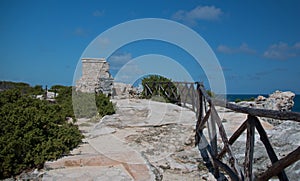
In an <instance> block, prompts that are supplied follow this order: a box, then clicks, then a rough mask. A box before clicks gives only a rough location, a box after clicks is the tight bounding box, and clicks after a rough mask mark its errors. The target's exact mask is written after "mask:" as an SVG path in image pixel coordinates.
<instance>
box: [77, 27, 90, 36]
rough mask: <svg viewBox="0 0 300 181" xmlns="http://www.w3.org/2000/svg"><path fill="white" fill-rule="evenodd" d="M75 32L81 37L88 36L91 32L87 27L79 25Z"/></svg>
mask: <svg viewBox="0 0 300 181" xmlns="http://www.w3.org/2000/svg"><path fill="white" fill-rule="evenodd" d="M73 34H74V35H76V36H80V37H86V36H88V34H89V33H88V31H87V30H86V29H84V28H81V27H78V28H76V29H75V30H74V32H73Z"/></svg>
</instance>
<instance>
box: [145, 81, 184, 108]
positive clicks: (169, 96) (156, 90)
mask: <svg viewBox="0 0 300 181" xmlns="http://www.w3.org/2000/svg"><path fill="white" fill-rule="evenodd" d="M142 85H143V88H144V89H143V92H142V97H143V98H146V99H150V98H152V96H161V97H163V98H164V100H165V101H166V102H170V103H178V102H180V96H179V94H178V93H177V88H176V86H175V85H174V84H173V83H172V80H171V79H168V78H165V77H163V76H159V75H150V76H148V77H145V78H144V79H143V80H142ZM151 92H152V94H151Z"/></svg>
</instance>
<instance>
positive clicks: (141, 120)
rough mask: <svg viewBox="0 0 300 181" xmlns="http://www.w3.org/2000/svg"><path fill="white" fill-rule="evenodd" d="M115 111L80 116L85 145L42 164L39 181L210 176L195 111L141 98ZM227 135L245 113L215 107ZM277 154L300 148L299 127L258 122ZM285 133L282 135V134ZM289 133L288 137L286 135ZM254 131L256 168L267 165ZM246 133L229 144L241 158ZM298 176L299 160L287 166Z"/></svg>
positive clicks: (125, 101) (118, 104)
mask: <svg viewBox="0 0 300 181" xmlns="http://www.w3.org/2000/svg"><path fill="white" fill-rule="evenodd" d="M113 102H114V103H115V104H116V107H117V111H116V112H117V113H116V114H114V115H111V116H105V117H104V118H102V119H91V120H88V119H80V120H78V122H77V124H78V125H79V128H80V130H81V131H82V132H83V133H84V135H85V139H84V143H83V144H81V145H80V146H79V147H78V148H77V149H75V150H73V151H72V153H71V155H69V156H65V157H63V158H61V159H59V160H57V161H54V162H46V164H45V167H44V170H43V171H41V172H40V173H41V174H42V175H43V180H101V181H103V180H214V178H213V176H212V175H211V174H210V173H209V172H208V171H207V169H206V168H205V166H204V163H203V161H202V158H201V157H200V154H199V152H198V150H197V148H195V147H194V127H195V121H196V118H195V113H193V112H192V111H190V110H188V109H186V108H182V107H179V106H176V105H172V104H166V103H160V102H153V101H149V100H140V99H118V100H113ZM218 112H219V113H220V116H221V118H222V120H223V124H224V127H225V129H226V132H227V133H228V136H230V135H231V134H232V133H233V132H234V131H235V130H236V129H237V128H238V127H239V126H240V125H241V124H242V122H243V121H244V120H246V115H245V114H240V113H234V112H232V111H230V110H227V109H223V108H218ZM262 124H263V126H264V128H265V129H266V130H267V133H268V135H269V137H270V138H271V142H272V144H273V145H274V146H275V150H276V153H279V157H282V156H284V155H285V154H287V152H290V151H291V149H295V147H297V146H299V145H300V143H299V140H297V138H299V136H300V135H299V131H300V125H299V124H298V123H294V122H290V121H288V122H285V123H282V124H280V125H279V126H275V127H274V126H273V125H271V124H269V123H268V122H264V121H263V120H262ZM283 135H284V136H283ZM286 135H291V136H286ZM258 140H259V138H258V136H257V135H256V147H255V155H254V162H255V168H254V170H256V171H261V170H264V169H266V168H267V167H268V165H269V164H270V163H269V161H268V159H267V157H266V154H265V153H266V152H265V150H264V149H263V145H262V144H261V143H260V142H259V141H258ZM245 145H246V144H245V134H243V135H242V136H241V137H240V138H239V139H238V141H237V142H236V143H235V144H234V145H233V149H234V152H235V154H236V155H237V158H238V159H239V160H243V155H244V153H245V150H244V149H245ZM287 170H288V171H287V172H288V174H289V177H290V179H291V180H294V178H298V177H297V176H299V172H298V170H300V163H299V162H298V163H296V164H294V165H293V166H291V167H289V168H288V169H287Z"/></svg>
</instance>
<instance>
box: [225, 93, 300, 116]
mask: <svg viewBox="0 0 300 181" xmlns="http://www.w3.org/2000/svg"><path fill="white" fill-rule="evenodd" d="M259 95H262V96H264V97H268V95H264V94H229V95H227V100H228V101H235V100H236V99H241V100H245V99H250V98H252V97H254V98H257V96H259ZM294 103H295V104H294V107H293V109H292V111H294V112H300V95H299V94H298V95H296V96H295V98H294Z"/></svg>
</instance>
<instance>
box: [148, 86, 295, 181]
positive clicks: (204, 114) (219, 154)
mask: <svg viewBox="0 0 300 181" xmlns="http://www.w3.org/2000/svg"><path fill="white" fill-rule="evenodd" d="M153 84H155V85H156V86H153V85H152V86H147V85H146V87H145V89H147V90H146V91H147V93H149V94H153V93H154V92H155V90H153V89H150V87H152V88H153V87H156V88H158V89H161V90H162V92H163V93H164V94H165V95H166V96H170V91H166V86H165V85H166V83H165V82H156V83H153ZM168 84H169V83H168ZM173 84H174V85H176V88H174V87H173V89H172V91H171V92H173V93H174V95H175V94H176V95H179V96H177V98H178V102H180V103H182V106H185V107H188V108H190V109H192V110H193V111H194V112H196V115H197V123H196V134H195V145H196V146H198V149H199V151H200V154H201V156H202V158H203V160H204V162H205V164H206V167H207V168H208V169H209V171H210V172H212V173H213V175H214V176H215V178H217V179H218V180H227V178H226V177H225V176H224V172H225V173H226V174H227V175H228V176H229V177H230V179H231V180H236V181H241V180H247V181H251V180H254V179H255V180H262V181H265V180H268V179H270V178H272V177H273V176H277V177H278V178H279V180H280V181H286V180H288V177H287V175H286V173H285V171H284V169H285V168H286V167H288V166H289V165H291V164H293V163H295V162H296V161H298V160H300V146H299V147H298V148H297V149H295V150H293V151H292V152H290V153H289V154H288V155H286V156H285V157H283V158H281V159H278V157H277V155H276V153H275V151H274V149H273V147H272V145H271V143H270V141H269V139H268V136H267V134H266V131H265V130H264V128H263V126H262V124H261V123H260V120H259V119H258V117H266V118H273V119H280V120H293V121H296V122H300V113H296V112H287V111H285V112H281V111H275V110H265V109H256V108H249V107H242V106H238V105H236V104H232V103H229V102H227V101H224V100H216V99H212V98H211V97H210V96H209V95H208V94H207V91H206V90H205V88H204V86H203V84H202V83H199V82H196V83H188V82H174V83H173ZM194 85H196V86H194ZM169 86H170V84H169ZM215 106H221V107H225V108H227V109H230V110H233V111H235V112H240V113H245V114H247V115H248V116H247V119H246V120H244V121H243V120H241V121H243V124H242V125H241V126H240V127H239V128H238V129H237V130H236V131H235V132H234V133H233V134H232V136H231V137H230V138H228V137H227V134H226V131H225V129H224V126H223V124H222V121H221V118H220V116H219V115H218V112H217V110H216V107H215ZM205 128H207V129H208V135H205V134H204V129H205ZM255 129H256V130H257V132H258V134H259V136H260V140H261V141H262V143H263V144H264V146H265V149H266V152H267V154H268V157H269V158H270V160H271V163H272V165H271V166H270V167H269V168H268V169H267V170H266V171H265V172H263V173H262V174H261V175H260V176H259V177H258V178H254V173H253V170H252V167H253V154H254V148H255V144H254V143H255ZM244 131H246V135H247V136H246V137H247V140H246V145H245V147H246V149H245V150H246V151H245V156H244V158H245V159H244V164H243V166H242V167H241V166H240V165H239V164H238V161H237V159H236V157H235V155H234V153H233V151H232V148H231V145H232V144H233V143H234V142H235V141H236V140H237V139H238V138H239V136H240V135H241V134H242V133H243V132H244ZM218 136H220V138H221V140H222V143H221V144H220V142H219V146H220V145H222V149H221V150H220V149H219V150H218V141H217V140H218ZM225 155H226V157H225Z"/></svg>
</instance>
